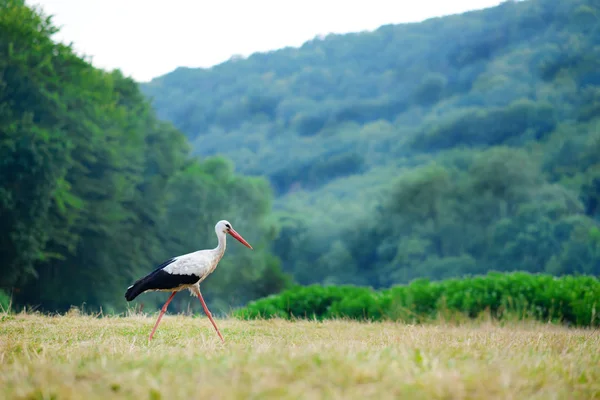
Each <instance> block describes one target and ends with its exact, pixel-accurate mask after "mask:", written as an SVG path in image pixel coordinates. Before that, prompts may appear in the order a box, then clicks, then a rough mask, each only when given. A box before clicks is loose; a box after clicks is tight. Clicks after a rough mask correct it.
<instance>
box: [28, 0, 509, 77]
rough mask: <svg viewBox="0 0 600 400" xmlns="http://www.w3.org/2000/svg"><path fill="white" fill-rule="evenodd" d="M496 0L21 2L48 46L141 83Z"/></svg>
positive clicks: (90, 0)
mask: <svg viewBox="0 0 600 400" xmlns="http://www.w3.org/2000/svg"><path fill="white" fill-rule="evenodd" d="M500 2H501V1H500V0H452V1H449V0H415V1H412V0H411V1H398V0H369V1H364V0H360V1H359V0H350V1H349V0H303V1H294V2H291V1H284V0H254V1H249V0H169V1H156V0H27V3H28V4H29V5H39V6H41V7H42V9H43V10H44V11H45V13H46V14H51V15H53V16H54V18H53V21H54V24H55V25H57V26H59V27H61V31H60V32H59V33H58V34H57V35H56V37H55V39H56V40H58V41H62V42H66V43H69V42H73V46H74V48H75V50H76V51H77V52H78V53H79V54H80V55H85V56H90V57H92V63H93V64H94V65H95V66H96V67H99V68H104V69H113V68H119V69H121V71H123V73H125V74H126V75H129V76H132V77H133V78H134V79H136V80H137V81H148V80H150V79H152V78H154V77H156V76H159V75H163V74H165V73H167V72H170V71H172V70H173V69H175V68H177V67H179V66H186V67H210V66H212V65H215V64H218V63H221V62H223V61H226V60H227V59H229V58H230V57H231V56H232V55H234V54H238V55H243V56H249V55H250V54H252V53H255V52H262V51H268V50H274V49H278V48H282V47H285V46H294V47H296V46H301V45H302V43H304V42H306V41H307V40H310V39H313V38H314V37H315V36H317V35H320V34H327V33H345V32H357V31H363V30H374V29H377V28H378V27H379V26H381V25H385V24H389V23H394V24H396V23H402V22H416V21H422V20H424V19H427V18H430V17H436V16H442V15H448V14H456V13H461V12H464V11H468V10H473V9H480V8H487V7H492V6H495V5H497V4H499V3H500Z"/></svg>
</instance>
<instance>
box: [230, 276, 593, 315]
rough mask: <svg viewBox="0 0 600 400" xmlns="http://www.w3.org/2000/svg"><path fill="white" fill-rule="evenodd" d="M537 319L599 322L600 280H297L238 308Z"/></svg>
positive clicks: (257, 312)
mask: <svg viewBox="0 0 600 400" xmlns="http://www.w3.org/2000/svg"><path fill="white" fill-rule="evenodd" d="M482 313H489V314H490V315H491V316H492V317H493V318H496V319H503V318H507V317H510V318H517V319H532V318H533V319H538V320H541V321H551V322H561V323H567V324H569V325H576V326H600V316H599V315H598V314H599V313H600V280H599V279H598V278H596V277H592V276H563V277H554V276H551V275H534V274H528V273H523V272H516V273H505V274H503V273H495V272H491V273H488V274H487V275H485V276H477V277H470V278H464V279H448V280H444V281H440V282H430V281H428V280H425V279H419V280H415V281H413V282H412V283H410V284H409V285H403V286H395V287H392V288H390V289H385V290H381V291H375V290H373V289H370V288H366V287H356V286H320V285H311V286H295V287H293V288H291V289H289V290H286V291H284V292H281V293H279V294H277V295H272V296H269V297H265V298H262V299H259V300H256V301H253V302H251V303H249V304H248V305H247V306H246V307H244V308H241V309H238V310H236V311H235V312H234V316H235V317H237V318H241V319H254V318H286V319H292V318H311V319H313V318H316V319H319V320H323V319H332V318H351V319H357V320H392V321H406V322H413V323H418V322H424V321H427V320H433V319H438V318H448V317H451V316H455V317H456V316H457V315H458V316H464V317H468V318H475V317H477V316H479V315H481V314H482Z"/></svg>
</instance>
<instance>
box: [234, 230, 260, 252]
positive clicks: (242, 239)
mask: <svg viewBox="0 0 600 400" xmlns="http://www.w3.org/2000/svg"><path fill="white" fill-rule="evenodd" d="M229 234H230V235H231V236H233V237H234V238H236V239H237V240H238V241H239V242H240V243H241V244H243V245H244V246H246V247H248V248H249V249H252V246H250V244H249V243H248V242H246V240H244V238H243V237H242V236H241V235H240V234H239V233H237V232H236V231H235V229H233V228H229ZM253 250H254V249H253Z"/></svg>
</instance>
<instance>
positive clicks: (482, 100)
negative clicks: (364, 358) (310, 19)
mask: <svg viewBox="0 0 600 400" xmlns="http://www.w3.org/2000/svg"><path fill="white" fill-rule="evenodd" d="M599 15H600V8H599V6H598V3H597V2H594V1H591V0H568V1H558V0H529V1H519V2H503V3H501V4H500V5H498V6H497V7H493V8H489V9H485V10H479V11H473V12H469V13H465V14H462V15H454V16H448V17H443V18H433V19H430V20H427V21H424V22H422V23H418V24H401V25H386V26H382V27H380V28H378V29H376V30H375V31H373V32H363V33H357V34H348V35H328V36H327V37H325V38H315V39H314V40H311V41H308V42H306V43H305V44H304V45H302V46H301V47H299V48H285V49H281V50H277V51H273V52H269V53H262V54H253V55H252V56H250V57H248V58H247V59H236V60H231V61H228V62H225V63H223V64H220V65H217V66H215V67H213V68H210V69H187V68H180V69H177V70H175V71H173V72H172V73H169V74H166V75H164V76H162V77H158V78H156V79H154V80H153V81H152V82H150V83H148V84H144V85H142V90H143V91H144V93H145V94H146V95H148V96H149V97H151V98H152V101H153V105H154V107H155V109H156V110H157V113H158V115H160V116H162V117H164V118H166V119H168V120H170V121H172V122H173V124H175V125H176V126H177V127H179V128H181V129H182V131H184V133H185V134H186V135H187V136H188V137H189V138H190V140H191V141H192V144H193V146H194V149H195V151H196V152H197V153H199V154H205V155H212V154H223V155H226V156H227V157H228V158H231V159H232V160H233V161H234V162H235V164H236V166H237V168H239V170H240V171H241V172H242V173H248V174H252V175H263V176H266V177H268V179H269V181H270V183H271V184H272V186H273V188H274V192H275V193H276V195H277V197H276V199H275V201H274V207H275V209H276V210H277V214H276V216H277V219H276V223H277V234H276V236H275V239H274V243H273V245H272V249H273V252H274V253H275V254H276V255H277V256H279V257H280V258H281V260H282V266H283V268H284V269H285V270H286V271H287V272H290V273H291V274H292V275H293V277H294V278H295V281H296V282H297V283H300V284H311V283H321V284H354V285H369V286H372V287H375V288H381V287H388V286H390V285H393V284H398V283H407V282H409V281H411V280H413V279H415V278H419V277H426V278H432V279H443V278H451V277H459V276H462V275H464V274H483V273H485V272H486V271H489V270H498V271H515V270H522V271H529V272H536V273H537V272H546V273H551V274H556V275H563V274H574V273H586V274H600V269H599V268H600V267H599V266H600V254H599V252H598V241H597V240H596V238H595V236H594V234H593V233H592V232H594V229H595V227H597V224H598V222H600V156H599V155H600V135H599V133H598V132H600V129H599V127H600V125H599V124H600V118H599V115H600V114H599V113H598V110H600V72H599V71H600V24H598V16H599ZM175 99H177V101H174V100H175Z"/></svg>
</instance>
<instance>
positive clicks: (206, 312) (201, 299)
mask: <svg viewBox="0 0 600 400" xmlns="http://www.w3.org/2000/svg"><path fill="white" fill-rule="evenodd" d="M197 293H198V298H199V299H200V303H202V308H204V313H205V314H206V316H207V317H208V319H210V322H212V324H213V326H214V327H215V330H216V331H217V335H219V337H220V338H221V341H222V342H223V343H225V339H223V336H222V335H221V332H219V328H217V324H215V320H214V319H213V317H212V313H211V312H210V311H209V310H208V307H207V306H206V303H205V302H204V298H203V297H202V293H200V289H198V290H197Z"/></svg>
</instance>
